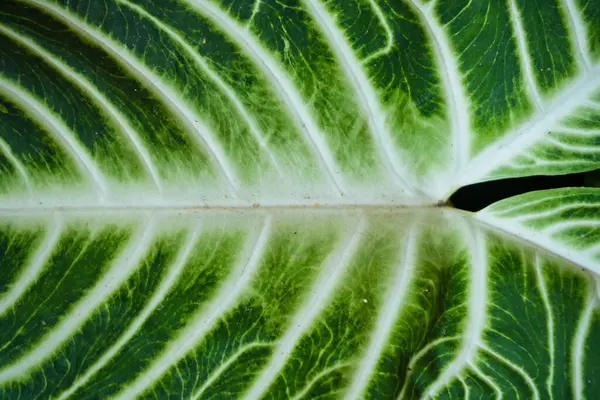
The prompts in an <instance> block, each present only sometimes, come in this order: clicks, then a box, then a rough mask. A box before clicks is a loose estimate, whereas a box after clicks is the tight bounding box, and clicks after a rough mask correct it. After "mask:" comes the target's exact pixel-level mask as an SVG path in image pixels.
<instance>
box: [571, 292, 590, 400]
mask: <svg viewBox="0 0 600 400" xmlns="http://www.w3.org/2000/svg"><path fill="white" fill-rule="evenodd" d="M595 296H596V293H594V292H592V293H590V295H589V296H588V299H587V305H586V307H585V310H584V311H583V314H582V315H581V318H580V319H579V323H578V324H577V331H576V333H575V340H574V341H573V347H572V350H571V351H572V356H571V357H572V358H571V365H572V366H573V398H575V399H578V400H579V399H583V398H585V396H584V393H583V391H584V388H585V382H584V380H585V371H583V363H584V361H585V354H586V349H585V344H586V340H587V336H588V335H589V333H590V325H591V322H592V316H593V315H594V308H595V305H596V299H595Z"/></svg>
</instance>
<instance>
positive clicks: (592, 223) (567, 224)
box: [543, 219, 600, 236]
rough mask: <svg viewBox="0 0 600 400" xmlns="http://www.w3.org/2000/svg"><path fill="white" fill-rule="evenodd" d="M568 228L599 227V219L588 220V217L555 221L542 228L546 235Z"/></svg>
mask: <svg viewBox="0 0 600 400" xmlns="http://www.w3.org/2000/svg"><path fill="white" fill-rule="evenodd" d="M568 228H588V229H590V228H600V221H598V220H589V219H580V220H571V221H564V220H563V221H557V222H556V223H554V224H552V225H551V226H549V227H547V228H544V229H543V231H544V233H545V234H547V235H548V236H552V235H555V234H557V233H559V232H560V231H562V230H565V229H568Z"/></svg>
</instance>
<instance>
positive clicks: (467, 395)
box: [458, 376, 471, 399]
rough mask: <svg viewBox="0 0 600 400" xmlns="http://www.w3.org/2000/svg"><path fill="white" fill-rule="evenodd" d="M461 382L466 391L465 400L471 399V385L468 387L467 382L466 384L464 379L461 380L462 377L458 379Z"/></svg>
mask: <svg viewBox="0 0 600 400" xmlns="http://www.w3.org/2000/svg"><path fill="white" fill-rule="evenodd" d="M458 380H459V382H460V383H461V384H462V385H463V388H464V389H465V399H470V398H471V396H469V393H470V391H469V385H467V382H465V380H464V379H463V378H461V377H460V376H459V377H458Z"/></svg>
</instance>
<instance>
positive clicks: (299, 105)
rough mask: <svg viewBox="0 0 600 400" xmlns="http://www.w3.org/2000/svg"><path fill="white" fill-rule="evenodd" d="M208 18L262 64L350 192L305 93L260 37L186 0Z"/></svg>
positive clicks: (208, 6)
mask: <svg viewBox="0 0 600 400" xmlns="http://www.w3.org/2000/svg"><path fill="white" fill-rule="evenodd" d="M185 2H186V3H188V4H189V5H191V6H192V7H194V9H195V10H197V11H198V12H200V13H201V14H202V15H204V16H205V17H206V18H208V19H210V20H211V21H212V22H213V23H215V24H216V25H218V26H219V27H220V28H221V29H222V30H223V31H224V32H225V33H227V35H228V37H229V38H231V39H232V40H234V41H235V42H236V43H237V44H238V45H239V47H240V50H241V51H243V52H245V53H246V54H247V55H248V56H249V57H250V58H251V59H252V60H253V61H254V62H255V64H256V66H257V67H258V68H260V69H261V70H262V71H263V73H264V74H265V75H266V77H267V78H268V80H269V82H270V83H271V85H272V86H273V88H274V90H275V93H276V94H277V95H278V96H279V98H280V99H281V100H282V102H283V103H284V104H285V105H286V107H287V109H288V110H289V112H290V114H291V115H292V116H293V117H294V122H295V123H296V128H297V129H298V131H299V132H300V133H302V135H303V136H304V138H305V140H306V142H307V143H308V144H309V145H311V146H312V148H313V151H314V152H315V153H316V154H317V155H318V156H319V158H320V161H321V162H322V164H323V168H324V169H325V171H326V172H327V175H328V177H329V178H330V179H331V181H332V183H333V185H334V186H335V188H336V190H337V192H338V194H341V193H344V192H347V190H346V184H345V183H344V181H343V179H342V177H341V176H339V175H340V174H339V173H338V172H337V171H338V169H339V167H338V166H337V163H336V161H335V158H334V157H333V155H332V153H331V151H330V149H329V145H328V144H327V141H326V140H325V139H324V133H323V132H321V130H320V129H319V127H318V126H317V124H316V122H315V121H314V120H313V118H312V117H311V115H310V112H309V110H308V109H307V106H306V104H305V103H304V101H303V99H302V96H301V95H300V93H298V91H297V90H296V88H295V86H294V83H293V82H292V81H291V80H290V79H289V77H288V76H287V74H286V73H285V72H284V71H283V70H282V68H281V67H280V66H279V65H278V63H277V62H276V61H275V60H273V58H272V57H271V56H270V54H269V53H268V52H267V51H265V49H264V48H263V47H262V46H261V45H260V43H258V40H257V39H256V38H255V36H254V35H253V34H252V32H250V31H249V30H247V29H245V28H243V27H241V26H240V25H238V23H237V21H235V20H234V19H233V18H232V17H231V16H229V15H228V14H227V13H226V12H224V11H223V10H221V9H220V8H218V7H217V6H215V5H213V4H212V3H211V2H209V1H205V0H185Z"/></svg>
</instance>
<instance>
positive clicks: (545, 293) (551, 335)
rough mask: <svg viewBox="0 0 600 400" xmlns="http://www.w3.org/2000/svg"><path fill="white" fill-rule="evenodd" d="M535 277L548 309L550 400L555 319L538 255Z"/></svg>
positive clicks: (551, 396) (547, 386)
mask: <svg viewBox="0 0 600 400" xmlns="http://www.w3.org/2000/svg"><path fill="white" fill-rule="evenodd" d="M535 276H536V280H537V285H538V288H539V290H540V295H541V296H542V301H543V302H544V308H545V309H546V318H547V319H546V329H548V352H549V353H550V365H548V379H547V380H546V389H547V390H548V395H549V396H550V400H552V399H553V398H554V394H553V391H552V386H554V352H555V346H554V318H553V313H552V306H551V305H550V297H549V296H548V289H546V282H545V281H544V276H543V273H542V262H541V260H540V256H539V255H538V254H536V255H535Z"/></svg>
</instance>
